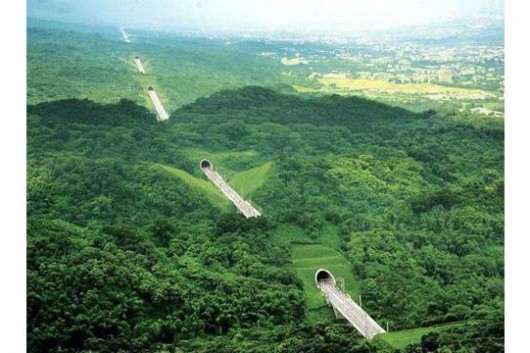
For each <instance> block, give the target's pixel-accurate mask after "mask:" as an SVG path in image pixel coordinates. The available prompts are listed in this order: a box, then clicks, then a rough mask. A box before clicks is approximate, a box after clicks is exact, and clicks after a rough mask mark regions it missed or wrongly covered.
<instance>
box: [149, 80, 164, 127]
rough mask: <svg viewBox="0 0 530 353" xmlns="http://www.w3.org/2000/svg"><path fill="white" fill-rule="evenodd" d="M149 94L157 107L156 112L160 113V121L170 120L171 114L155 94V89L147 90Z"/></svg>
mask: <svg viewBox="0 0 530 353" xmlns="http://www.w3.org/2000/svg"><path fill="white" fill-rule="evenodd" d="M147 93H148V94H149V97H150V98H151V101H152V102H153V105H154V106H155V109H156V112H157V113H158V121H163V120H168V119H169V114H168V113H167V112H166V110H165V109H164V106H163V105H162V102H161V101H160V99H159V98H158V95H157V94H156V92H155V89H154V88H153V87H149V88H148V89H147Z"/></svg>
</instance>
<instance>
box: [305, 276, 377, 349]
mask: <svg viewBox="0 0 530 353" xmlns="http://www.w3.org/2000/svg"><path fill="white" fill-rule="evenodd" d="M315 282H316V285H317V287H318V288H320V290H321V291H322V293H323V294H324V295H325V297H326V302H327V303H328V304H329V305H330V306H331V307H332V308H333V311H334V312H335V317H337V318H344V319H346V320H347V321H348V322H349V323H350V324H351V325H352V326H353V327H355V329H356V330H357V331H359V333H360V334H361V335H363V337H365V338H368V339H370V338H373V337H374V336H375V335H378V334H380V333H385V332H386V331H385V330H383V328H382V327H381V326H379V324H378V323H377V322H375V320H374V319H372V318H371V317H370V315H368V314H367V313H366V312H365V311H364V310H363V309H362V308H361V307H360V306H359V305H358V304H357V303H355V302H354V301H353V299H352V298H351V297H350V296H349V295H348V294H346V293H344V292H342V291H341V290H340V289H339V288H337V286H336V282H335V278H334V277H333V275H332V274H331V272H329V271H327V270H325V269H320V270H318V271H317V272H316V273H315Z"/></svg>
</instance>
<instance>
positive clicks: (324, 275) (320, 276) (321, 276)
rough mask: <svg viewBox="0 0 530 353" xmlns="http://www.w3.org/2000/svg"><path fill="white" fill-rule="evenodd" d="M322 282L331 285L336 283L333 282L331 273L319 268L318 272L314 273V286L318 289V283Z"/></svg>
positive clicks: (333, 278)
mask: <svg viewBox="0 0 530 353" xmlns="http://www.w3.org/2000/svg"><path fill="white" fill-rule="evenodd" d="M324 281H325V282H328V283H329V282H331V283H332V284H333V285H336V283H337V282H336V281H335V277H333V275H332V274H331V272H329V271H328V270H325V269H323V268H321V269H320V270H317V272H315V284H316V285H317V287H319V288H320V282H324Z"/></svg>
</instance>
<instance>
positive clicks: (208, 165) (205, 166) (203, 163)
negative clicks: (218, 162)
mask: <svg viewBox="0 0 530 353" xmlns="http://www.w3.org/2000/svg"><path fill="white" fill-rule="evenodd" d="M201 169H213V164H212V162H210V161H209V160H207V159H203V160H202V161H201Z"/></svg>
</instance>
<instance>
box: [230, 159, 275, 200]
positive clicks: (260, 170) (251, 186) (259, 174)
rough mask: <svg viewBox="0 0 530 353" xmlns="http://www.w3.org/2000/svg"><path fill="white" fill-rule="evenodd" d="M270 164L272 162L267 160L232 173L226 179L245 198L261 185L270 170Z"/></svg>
mask: <svg viewBox="0 0 530 353" xmlns="http://www.w3.org/2000/svg"><path fill="white" fill-rule="evenodd" d="M272 166H273V164H272V162H267V163H265V164H263V165H261V166H259V167H256V168H252V169H249V170H246V171H244V172H240V173H237V174H234V175H233V176H231V177H230V178H229V179H228V183H229V184H230V185H231V186H232V187H233V188H234V189H235V190H238V192H239V193H240V195H241V196H242V197H243V198H246V197H248V195H250V194H252V192H254V191H255V190H256V189H258V188H260V187H261V186H262V185H263V183H264V182H265V180H266V179H267V177H269V175H270V174H271V172H272Z"/></svg>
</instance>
